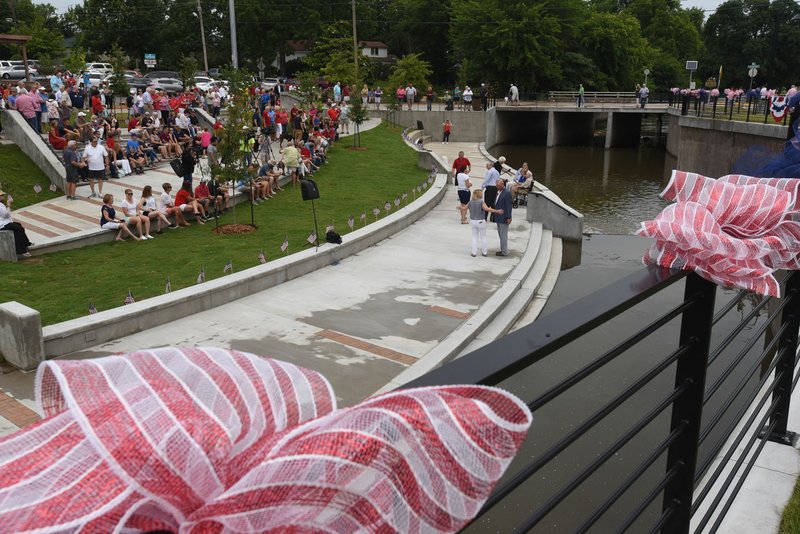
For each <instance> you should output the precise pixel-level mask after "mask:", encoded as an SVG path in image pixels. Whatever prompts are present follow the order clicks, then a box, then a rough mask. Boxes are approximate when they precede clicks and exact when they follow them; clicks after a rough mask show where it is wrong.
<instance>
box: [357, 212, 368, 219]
mask: <svg viewBox="0 0 800 534" xmlns="http://www.w3.org/2000/svg"><path fill="white" fill-rule="evenodd" d="M359 219H360V220H362V221H366V220H367V212H366V211H362V212H361V217H359Z"/></svg>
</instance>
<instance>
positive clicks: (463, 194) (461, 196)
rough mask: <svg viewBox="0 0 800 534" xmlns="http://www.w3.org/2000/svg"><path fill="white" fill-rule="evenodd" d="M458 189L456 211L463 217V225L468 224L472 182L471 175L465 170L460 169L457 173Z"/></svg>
mask: <svg viewBox="0 0 800 534" xmlns="http://www.w3.org/2000/svg"><path fill="white" fill-rule="evenodd" d="M456 187H457V189H458V205H457V206H456V209H457V210H458V213H459V214H460V215H461V224H467V222H468V221H467V210H468V209H469V208H468V207H467V206H468V205H469V190H470V188H471V187H472V182H470V180H469V175H468V174H467V173H465V172H464V169H463V168H462V169H459V170H458V173H456Z"/></svg>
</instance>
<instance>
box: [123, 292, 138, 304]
mask: <svg viewBox="0 0 800 534" xmlns="http://www.w3.org/2000/svg"><path fill="white" fill-rule="evenodd" d="M134 302H136V301H135V300H134V299H133V293H131V291H130V289H129V290H128V296H127V297H125V302H124V304H125V305H128V304H133V303H134Z"/></svg>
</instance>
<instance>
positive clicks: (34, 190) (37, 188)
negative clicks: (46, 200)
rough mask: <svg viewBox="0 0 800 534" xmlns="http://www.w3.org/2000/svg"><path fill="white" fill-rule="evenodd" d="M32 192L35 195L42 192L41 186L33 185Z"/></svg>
mask: <svg viewBox="0 0 800 534" xmlns="http://www.w3.org/2000/svg"><path fill="white" fill-rule="evenodd" d="M33 192H34V193H36V194H37V195H38V194H39V193H41V192H42V186H41V185H39V184H36V185H34V186H33Z"/></svg>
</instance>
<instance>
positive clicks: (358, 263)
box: [0, 143, 534, 435]
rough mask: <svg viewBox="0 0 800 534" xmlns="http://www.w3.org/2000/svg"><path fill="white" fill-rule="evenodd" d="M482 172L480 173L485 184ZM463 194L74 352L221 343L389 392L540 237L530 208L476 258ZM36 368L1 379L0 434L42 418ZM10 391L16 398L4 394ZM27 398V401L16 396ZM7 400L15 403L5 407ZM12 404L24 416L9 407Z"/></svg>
mask: <svg viewBox="0 0 800 534" xmlns="http://www.w3.org/2000/svg"><path fill="white" fill-rule="evenodd" d="M431 146H432V148H434V149H435V150H436V151H437V152H439V153H440V155H441V156H443V157H444V158H447V160H448V161H449V162H452V160H453V159H454V158H455V157H456V156H457V153H458V151H459V150H464V151H465V152H466V153H467V156H468V157H469V158H470V159H471V161H472V167H473V168H474V169H478V170H484V163H485V160H484V159H483V157H482V156H480V153H479V151H478V146H477V144H475V143H470V144H466V143H465V144H458V143H451V144H448V145H439V144H434V145H431ZM481 175H482V173H481V172H476V171H473V177H474V178H473V184H474V186H476V187H480V184H481V179H480V176H481ZM456 204H457V196H456V192H455V189H454V188H449V190H448V191H447V193H446V195H445V199H444V200H443V201H442V202H441V203H440V204H439V205H438V206H437V207H436V208H435V209H434V210H432V211H431V212H430V213H429V214H427V215H426V216H425V217H423V218H422V219H421V220H420V221H418V222H417V223H415V224H413V225H411V226H410V227H408V228H407V229H406V230H404V231H402V232H400V233H398V234H396V235H394V236H392V237H391V238H389V239H387V240H385V241H383V242H381V243H380V244H379V245H377V246H374V247H371V248H369V249H367V250H365V251H363V252H361V253H359V254H356V255H354V256H352V257H349V258H347V259H346V260H343V261H341V262H339V263H338V264H334V265H330V266H328V267H325V268H323V269H321V270H318V271H316V272H314V273H312V274H309V275H306V276H303V277H301V278H298V279H295V280H292V281H289V282H286V283H283V284H281V285H279V286H277V287H274V288H272V289H269V290H266V291H262V292H259V293H255V294H253V295H251V296H249V297H247V298H244V299H241V300H238V301H235V302H232V303H229V304H226V305H223V306H220V307H217V308H213V309H211V310H209V311H206V312H202V313H199V314H196V315H193V316H191V317H187V318H185V319H181V320H178V321H174V322H172V323H168V324H164V325H162V326H160V327H157V328H153V329H150V330H146V331H143V332H140V333H137V334H135V335H131V336H128V337H125V338H122V339H118V340H115V341H112V342H109V343H104V344H101V345H98V346H95V347H91V348H90V349H87V350H84V351H81V352H78V353H74V354H70V355H67V356H66V357H68V358H94V357H99V356H104V355H109V354H114V353H121V352H128V351H132V350H136V349H140V348H148V347H157V346H163V345H167V344H170V345H211V346H223V347H230V348H233V349H238V350H244V351H249V352H253V353H255V354H259V355H265V356H273V357H276V358H280V359H285V360H288V361H291V362H293V363H297V364H299V365H303V366H306V367H309V368H312V369H316V370H319V371H320V372H322V373H323V374H324V375H325V376H326V377H327V378H328V379H329V380H330V381H331V382H332V384H333V387H334V390H335V391H336V393H337V395H338V396H339V401H340V402H341V403H342V404H343V405H347V404H352V403H354V402H357V401H359V400H361V399H363V398H365V397H367V396H369V395H371V394H373V393H374V392H375V391H377V390H378V389H380V388H381V387H382V386H383V385H385V384H386V383H388V382H389V381H391V380H392V379H393V378H394V377H395V376H396V375H398V374H399V373H400V372H402V371H403V370H405V369H406V368H407V367H409V366H410V365H412V364H413V363H415V362H417V361H418V360H419V359H420V358H422V357H424V356H425V354H426V353H428V352H429V351H430V350H431V349H432V348H434V347H436V346H437V344H438V343H439V342H440V341H441V340H442V339H444V338H445V337H447V336H448V335H449V334H451V333H452V332H453V331H454V330H455V329H456V328H458V327H459V326H460V325H462V324H463V323H464V322H465V321H466V320H467V319H468V318H470V317H471V316H472V315H473V314H475V312H476V311H477V310H478V309H479V308H480V306H481V305H482V304H483V303H484V302H485V301H486V300H487V299H488V298H489V297H490V296H491V295H492V294H493V292H494V291H495V290H496V289H497V288H498V287H499V286H500V285H501V284H502V283H503V281H504V280H505V279H506V278H507V277H508V276H509V274H510V273H511V272H512V270H513V269H514V267H515V266H516V265H517V264H518V263H519V262H520V259H521V257H522V255H523V253H524V252H525V248H526V246H527V244H528V241H529V237H530V234H531V228H532V227H534V225H532V224H531V223H528V222H526V221H525V219H524V216H523V213H524V208H521V209H520V210H519V213H518V214H517V215H516V221H515V224H512V226H511V231H510V232H509V244H510V250H511V251H512V254H511V255H510V256H508V257H504V258H503V257H495V256H494V252H495V251H496V250H498V238H497V233H496V230H495V227H494V225H493V224H492V225H490V227H489V232H488V239H489V245H490V255H489V257H485V258H484V257H481V256H480V255H479V256H478V257H476V258H473V257H471V256H470V227H469V225H462V224H459V214H458V212H457V210H456ZM33 378H34V373H22V372H20V371H12V372H10V373H8V374H4V375H0V392H2V393H0V435H2V434H7V433H9V432H12V431H14V430H16V429H17V428H19V427H21V426H24V425H25V424H26V423H28V422H30V421H31V420H35V418H36V414H35V413H33V412H32V411H31V409H34V408H35V404H34V401H33ZM3 394H7V395H10V396H11V397H13V399H10V400H9V401H8V402H6V400H4V398H3V396H2V395H3ZM17 401H19V402H17ZM4 407H6V408H4ZM9 407H13V409H14V411H13V413H9V412H7V411H4V410H6V409H8V408H9Z"/></svg>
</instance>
